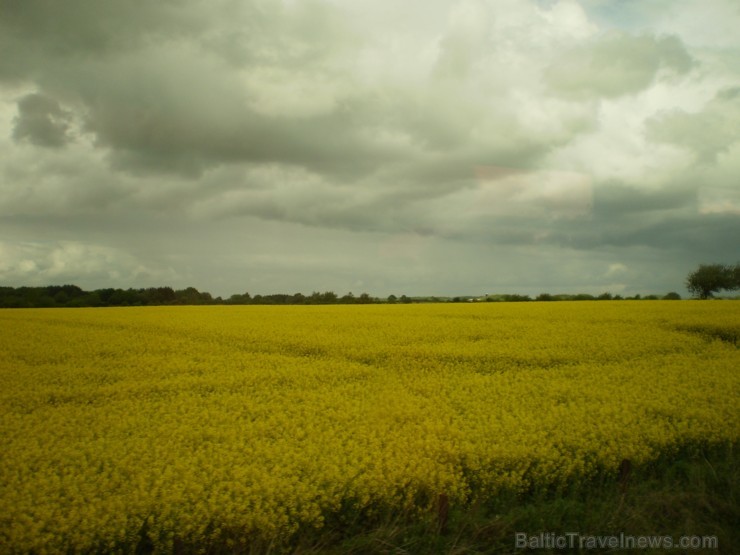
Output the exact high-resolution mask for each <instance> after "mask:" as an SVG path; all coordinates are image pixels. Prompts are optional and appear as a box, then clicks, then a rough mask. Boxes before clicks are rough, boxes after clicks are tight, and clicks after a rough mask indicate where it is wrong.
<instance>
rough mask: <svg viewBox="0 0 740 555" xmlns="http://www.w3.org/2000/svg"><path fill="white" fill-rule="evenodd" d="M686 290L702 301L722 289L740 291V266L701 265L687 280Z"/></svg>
mask: <svg viewBox="0 0 740 555" xmlns="http://www.w3.org/2000/svg"><path fill="white" fill-rule="evenodd" d="M686 288H687V289H688V290H689V291H690V292H691V294H692V295H694V296H695V297H699V298H700V299H708V298H709V297H711V296H713V293H717V292H718V291H721V290H722V289H726V290H728V291H733V290H735V289H740V264H736V265H735V266H730V265H726V264H701V265H699V268H698V269H696V270H695V271H693V272H691V273H690V274H689V275H688V277H687V278H686Z"/></svg>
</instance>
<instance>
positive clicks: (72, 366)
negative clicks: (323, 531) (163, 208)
mask: <svg viewBox="0 0 740 555" xmlns="http://www.w3.org/2000/svg"><path fill="white" fill-rule="evenodd" d="M738 330H740V304H737V303H732V302H712V303H701V302H681V303H660V302H619V303H617V302H615V303H566V302H564V303H527V304H498V303H496V304H489V303H487V304H476V305H458V304H456V305H384V306H329V307H307V306H306V307H303V306H296V307H157V308H154V307H145V308H120V309H119V308H109V309H76V310H43V309H39V310H36V309H33V310H32V309H29V310H24V311H14V310H6V311H3V312H2V313H0V382H1V383H2V385H3V387H2V390H1V391H0V437H2V439H3V449H2V450H0V545H3V546H8V547H9V549H10V550H11V551H17V552H28V551H34V552H37V553H45V552H60V551H67V550H69V549H73V550H86V549H88V550H105V549H110V550H112V549H115V548H116V546H120V545H130V544H131V542H135V541H136V538H137V537H138V535H139V533H140V530H141V528H142V525H143V523H144V522H146V523H147V524H146V526H147V527H148V530H149V535H150V537H151V538H152V539H153V540H154V542H155V544H156V545H157V546H158V547H159V548H162V549H167V548H168V546H171V545H172V542H173V541H175V538H176V537H177V538H182V539H183V540H185V541H201V540H207V538H208V537H223V535H224V534H226V531H228V534H230V537H234V538H236V539H239V538H240V537H241V538H247V537H252V536H255V535H257V536H260V537H266V538H278V537H284V536H285V535H287V534H290V533H291V532H293V531H295V530H296V529H298V528H299V527H303V526H314V527H321V526H322V523H323V519H324V517H325V516H326V515H327V514H330V513H332V512H336V511H340V510H342V509H343V508H346V507H348V506H351V507H355V508H359V509H363V508H366V509H372V508H373V507H393V508H398V509H401V510H410V511H412V510H419V509H423V508H424V507H423V505H424V504H425V503H431V502H433V500H434V499H435V496H436V495H438V494H440V493H444V494H446V495H447V496H448V497H449V499H450V501H451V502H453V503H468V502H471V501H473V500H474V499H479V498H483V499H485V498H486V497H487V496H490V495H493V494H495V493H496V492H497V491H500V490H501V489H502V488H506V489H514V490H524V489H526V488H529V487H531V486H532V485H550V484H554V485H557V484H560V483H564V482H566V481H568V480H573V479H578V478H581V477H584V476H589V475H592V474H594V473H596V472H600V471H603V470H610V469H613V470H616V468H617V467H618V466H619V463H620V461H621V460H622V459H625V458H627V459H630V460H633V461H636V462H640V461H646V460H650V459H652V458H654V457H655V456H657V455H658V454H659V453H663V452H666V451H667V450H671V449H676V448H678V447H681V446H683V445H686V444H693V443H696V442H701V443H715V442H728V441H731V442H734V441H737V440H738V437H739V436H740V373H738V372H737V369H738V368H740V351H739V350H738V348H737V347H736V345H735V344H734V343H733V341H732V337H735V338H736V337H737V332H738ZM733 334H734V335H733ZM4 549H5V548H4Z"/></svg>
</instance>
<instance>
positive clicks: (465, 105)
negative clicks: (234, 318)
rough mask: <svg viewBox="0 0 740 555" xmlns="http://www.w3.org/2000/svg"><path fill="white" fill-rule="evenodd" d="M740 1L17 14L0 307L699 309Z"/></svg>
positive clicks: (347, 3)
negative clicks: (484, 301) (595, 300)
mask: <svg viewBox="0 0 740 555" xmlns="http://www.w3.org/2000/svg"><path fill="white" fill-rule="evenodd" d="M738 29H740V2H737V0H578V1H576V0H459V1H458V0H451V1H442V0H403V1H398V0H283V1H280V0H172V1H156V2H153V1H150V0H65V1H64V2H57V1H53V0H23V1H16V0H0V52H2V55H0V285H12V286H19V285H48V284H64V283H74V284H77V285H79V286H81V287H83V288H85V289H94V288H100V287H109V286H112V287H124V288H127V287H147V286H158V285H171V286H173V287H175V288H182V287H186V286H194V287H197V288H198V289H200V290H206V291H210V292H211V293H213V294H214V295H223V296H228V295H231V294H233V293H242V292H244V291H249V292H250V293H252V294H257V293H259V294H268V293H279V292H284V293H295V292H303V293H306V294H308V293H311V292H312V291H315V290H320V291H324V290H333V291H335V292H337V293H338V294H340V295H341V294H344V293H347V292H350V291H351V292H353V293H355V294H359V293H362V292H364V291H366V292H368V293H370V294H371V295H378V296H387V295H388V294H391V293H394V294H396V295H401V294H408V295H417V294H432V295H434V294H436V295H461V294H483V293H506V292H510V293H524V294H531V295H537V294H538V293H541V292H550V293H561V292H565V293H568V292H586V293H602V292H605V291H609V292H611V293H614V294H617V293H619V294H622V295H631V294H634V293H642V294H648V293H666V292H668V291H672V290H673V291H678V292H680V293H681V294H686V290H685V289H684V284H683V282H684V279H685V277H686V275H687V274H688V272H690V271H691V270H693V269H694V268H695V267H696V266H697V265H698V264H699V263H703V262H725V263H735V262H737V261H740V247H739V245H740V33H738Z"/></svg>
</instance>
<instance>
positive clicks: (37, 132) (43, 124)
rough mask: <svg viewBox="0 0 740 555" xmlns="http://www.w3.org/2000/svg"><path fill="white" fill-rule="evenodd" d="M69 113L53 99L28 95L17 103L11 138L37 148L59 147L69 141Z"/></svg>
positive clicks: (40, 95)
mask: <svg viewBox="0 0 740 555" xmlns="http://www.w3.org/2000/svg"><path fill="white" fill-rule="evenodd" d="M69 117H70V116H69V113H67V112H65V111H64V110H62V108H61V107H60V106H59V103H58V102H56V101H55V100H54V99H53V98H49V97H47V96H44V95H42V94H29V95H26V96H24V97H23V98H22V99H21V100H19V101H18V117H17V118H16V120H15V127H14V129H13V138H14V139H16V140H18V141H23V140H28V141H30V142H31V143H33V144H35V145H38V146H46V147H61V146H64V145H65V144H66V143H67V142H68V141H69V140H70V137H69V135H68V130H69Z"/></svg>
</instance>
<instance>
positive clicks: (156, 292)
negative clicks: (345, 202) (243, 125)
mask: <svg viewBox="0 0 740 555" xmlns="http://www.w3.org/2000/svg"><path fill="white" fill-rule="evenodd" d="M686 287H687V288H688V290H689V291H690V292H691V294H692V295H694V296H695V297H699V298H701V299H708V298H710V297H712V296H713V295H714V293H717V292H719V291H722V290H727V291H734V290H737V289H740V264H735V265H734V266H732V265H727V264H702V265H700V266H699V268H698V269H696V270H695V271H693V272H691V273H690V274H689V275H688V277H687V278H686ZM623 299H624V300H659V299H661V300H680V299H681V295H679V294H678V293H676V292H675V291H671V292H670V293H668V294H666V295H663V296H658V295H646V296H644V297H641V296H640V295H634V296H632V297H621V296H620V295H612V294H611V293H602V294H601V295H589V294H584V293H580V294H575V295H551V294H549V293H542V294H540V295H538V296H537V297H535V298H532V297H530V296H529V295H518V294H496V295H485V296H482V297H481V296H478V297H474V296H464V297H408V296H406V295H401V296H400V297H397V296H396V295H389V296H388V297H387V298H386V299H380V298H378V297H371V296H370V295H368V294H367V293H362V294H361V295H359V296H355V295H353V294H352V293H347V294H346V295H343V296H341V297H340V296H339V295H337V294H336V293H334V292H333V291H325V292H323V293H319V292H318V291H314V292H313V293H311V294H310V295H304V294H302V293H294V294H292V295H291V294H273V295H254V296H252V295H250V294H249V293H242V294H237V295H231V296H230V297H229V298H228V299H222V298H221V297H215V298H214V297H213V296H212V295H211V294H210V293H208V292H206V291H198V290H197V289H196V288H195V287H186V288H185V289H177V290H176V289H173V288H172V287H149V288H144V289H113V288H106V289H96V290H94V291H84V290H82V289H81V288H80V287H78V286H76V285H49V286H46V287H0V308H46V307H83V306H90V307H94V306H162V305H325V304H373V303H387V304H397V303H398V304H408V303H442V302H455V303H462V302H527V301H612V300H614V301H618V300H623Z"/></svg>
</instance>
